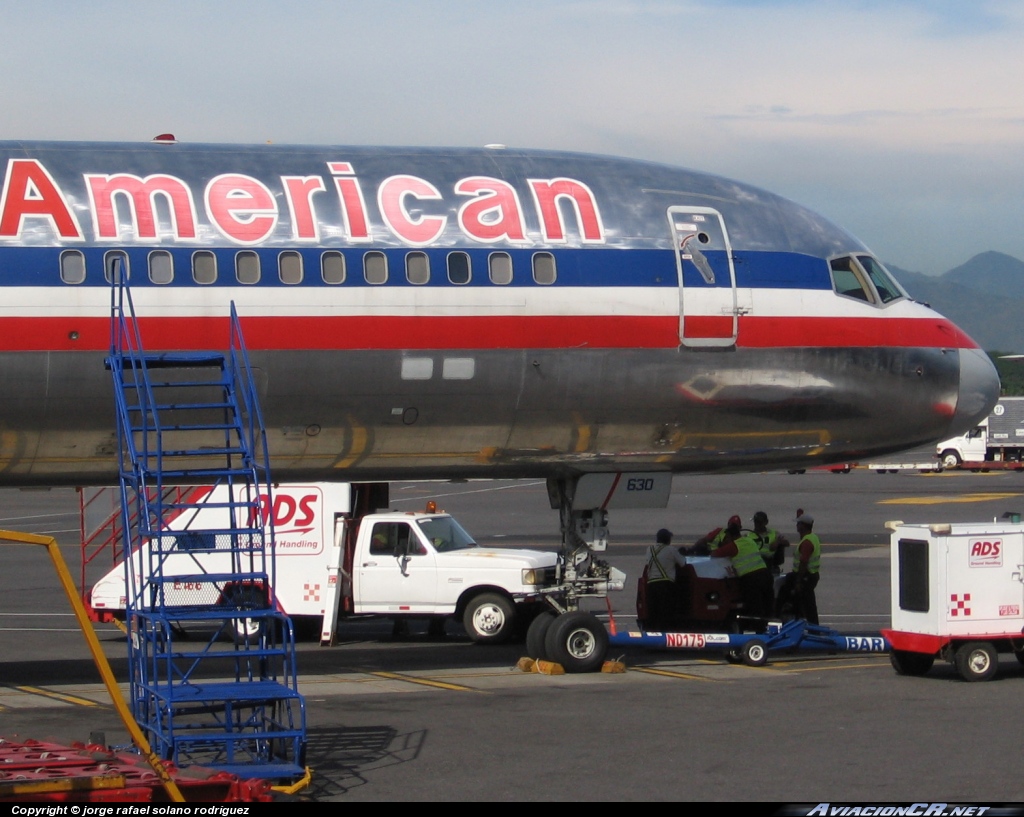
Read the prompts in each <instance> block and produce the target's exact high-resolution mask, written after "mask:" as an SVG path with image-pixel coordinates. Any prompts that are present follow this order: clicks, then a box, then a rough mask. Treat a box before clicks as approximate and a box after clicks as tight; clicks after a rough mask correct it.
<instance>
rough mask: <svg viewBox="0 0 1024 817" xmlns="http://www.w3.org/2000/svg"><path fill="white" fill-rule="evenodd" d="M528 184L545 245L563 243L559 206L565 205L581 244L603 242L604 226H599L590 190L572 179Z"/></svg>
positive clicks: (599, 216) (598, 217) (536, 180)
mask: <svg viewBox="0 0 1024 817" xmlns="http://www.w3.org/2000/svg"><path fill="white" fill-rule="evenodd" d="M529 184H530V190H531V192H532V193H533V200H534V202H535V203H536V205H537V213H538V215H539V216H540V223H541V230H542V231H543V233H544V240H545V241H547V242H548V243H552V244H561V243H564V242H565V240H566V239H565V221H564V219H563V218H562V210H561V208H560V207H559V202H560V201H566V202H568V203H569V204H571V205H572V208H573V210H574V212H575V213H576V224H577V225H578V227H579V230H580V238H581V240H582V241H583V243H584V244H601V243H603V242H604V225H603V224H602V223H601V214H600V212H598V209H597V202H596V201H595V199H594V194H593V193H592V192H591V190H590V188H589V187H587V186H586V185H585V184H583V182H578V181H576V180H575V179H529Z"/></svg>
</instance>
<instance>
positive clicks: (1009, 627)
mask: <svg viewBox="0 0 1024 817" xmlns="http://www.w3.org/2000/svg"><path fill="white" fill-rule="evenodd" d="M1012 518H1013V521H1012V522H1011V523H1007V522H993V523H981V524H937V525H899V526H897V527H896V528H895V530H894V532H893V534H892V539H891V547H892V576H891V592H892V629H890V630H883V631H882V634H883V635H884V636H885V637H886V638H887V639H889V643H890V644H891V646H892V650H891V652H890V657H891V659H892V664H893V667H894V668H895V670H896V672H898V673H899V674H901V675H923V674H924V673H926V672H927V671H928V670H929V669H931V667H932V663H933V662H934V661H935V659H936V658H942V659H945V660H947V661H950V662H952V663H953V664H955V665H956V668H957V671H958V672H959V673H960V675H961V676H963V678H965V679H966V680H968V681H984V680H988V679H989V678H991V677H992V676H993V675H995V673H996V671H997V669H998V666H999V653H1008V652H1012V653H1013V654H1014V655H1015V656H1016V657H1017V660H1018V661H1020V662H1021V663H1024V652H1022V651H1024V572H1022V571H1024V526H1022V525H1021V524H1019V515H1017V514H1013V515H1012Z"/></svg>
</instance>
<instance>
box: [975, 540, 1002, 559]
mask: <svg viewBox="0 0 1024 817" xmlns="http://www.w3.org/2000/svg"><path fill="white" fill-rule="evenodd" d="M1001 545H1002V542H998V541H997V542H973V543H972V544H971V556H998V555H999V551H1000V546H1001Z"/></svg>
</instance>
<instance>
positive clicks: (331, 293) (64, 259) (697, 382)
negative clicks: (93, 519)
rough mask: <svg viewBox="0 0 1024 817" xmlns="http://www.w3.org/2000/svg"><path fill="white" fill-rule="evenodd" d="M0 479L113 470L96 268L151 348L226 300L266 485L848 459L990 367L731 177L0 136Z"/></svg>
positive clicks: (549, 160) (878, 277) (905, 432)
mask: <svg viewBox="0 0 1024 817" xmlns="http://www.w3.org/2000/svg"><path fill="white" fill-rule="evenodd" d="M0 168H2V169H4V171H3V172H4V174H5V175H4V182H3V193H2V198H0V288H2V289H0V293H2V295H0V299H2V300H0V383H2V384H3V390H2V391H0V485H30V484H56V483H65V484H83V483H103V482H111V481H113V480H114V479H116V473H117V471H116V468H117V453H116V445H117V444H116V437H115V423H114V408H113V388H112V385H111V381H110V375H109V373H108V372H107V371H105V369H104V365H103V359H104V357H105V355H106V354H107V352H108V347H109V343H110V303H111V287H110V284H109V283H108V276H109V269H110V266H111V261H112V260H113V259H114V258H115V257H118V258H120V259H121V260H122V262H124V263H126V265H127V267H128V269H129V274H130V282H131V289H132V295H133V298H134V302H135V307H136V311H137V312H138V314H139V316H140V324H141V329H142V337H143V342H144V343H145V346H146V349H147V351H157V350H196V349H222V348H225V347H226V345H227V333H228V320H227V313H228V304H229V302H230V301H232V300H233V301H234V302H235V303H236V306H237V310H238V313H239V315H240V317H241V321H242V327H243V329H244V332H245V340H246V344H247V346H248V348H249V351H250V356H251V359H252V362H253V365H254V366H255V367H256V369H257V381H258V385H259V387H260V391H261V399H262V404H263V412H264V417H265V420H266V425H267V433H268V440H269V443H270V450H271V455H272V466H273V469H274V477H275V479H280V480H291V479H302V480H312V479H337V480H371V479H372V480H377V479H401V478H434V477H437V478H453V477H474V476H488V477H499V476H500V477H527V476H529V477H543V476H548V477H551V476H555V477H571V476H573V475H576V474H580V473H586V472H594V471H613V470H632V471H659V470H660V471H672V472H687V471H719V470H721V471H724V470H749V469H768V468H786V467H807V466H809V465H814V464H817V463H821V462H830V461H841V460H849V459H863V458H867V457H870V456H872V455H877V454H883V453H887V452H890V451H895V450H899V449H902V448H907V447H910V446H914V445H918V444H924V443H927V442H931V441H934V440H937V439H940V438H943V437H948V436H950V435H951V434H954V433H958V432H960V431H962V430H963V429H965V428H967V427H968V426H970V425H972V424H973V423H974V422H975V421H976V420H977V419H978V418H980V417H982V416H984V415H985V414H987V412H988V410H989V409H990V408H991V405H993V404H994V402H995V399H996V396H997V394H998V380H997V379H996V376H995V372H994V369H993V368H992V366H991V364H990V362H989V361H988V359H987V357H986V356H985V355H984V353H983V352H981V350H979V349H978V348H977V347H976V345H975V344H974V343H973V341H971V340H970V338H968V337H967V336H966V335H965V334H964V333H963V332H962V331H960V330H959V329H958V328H957V327H956V326H954V325H953V324H952V323H951V322H949V321H948V320H946V319H945V318H943V317H942V316H940V315H938V314H937V313H935V312H934V311H933V310H931V309H930V308H928V307H927V306H925V305H923V304H920V303H916V302H914V301H912V300H911V299H910V298H908V297H906V296H905V294H904V293H903V292H902V290H900V289H899V287H898V285H897V284H895V282H893V281H892V279H891V278H889V277H888V275H887V273H885V271H884V269H882V268H881V266H880V265H877V262H876V261H874V259H873V258H872V256H871V253H870V252H869V251H868V250H867V249H866V248H865V247H864V246H863V245H862V244H861V243H860V242H859V241H857V240H856V239H854V238H853V237H851V236H850V235H849V234H847V233H846V232H844V231H842V230H840V229H839V228H837V227H835V226H834V225H832V224H830V223H829V222H828V221H826V220H825V219H823V218H821V217H820V216H817V215H815V214H814V213H811V212H810V211H808V210H806V209H804V208H801V207H799V206H797V205H795V204H793V203H791V202H788V201H786V200H784V199H781V198H779V197H777V196H774V195H772V194H770V193H766V192H764V191H762V190H758V189H756V188H752V187H748V186H745V185H742V184H739V183H737V182H733V181H729V180H726V179H722V178H718V177H715V176H710V175H706V174H701V173H697V172H693V171H688V170H683V169H679V168H673V167H666V166H663V165H656V164H649V163H644V162H636V161H630V160H623V159H615V158H608V157H596V156H582V155H575V154H566V153H550V152H531V151H519V150H505V149H479V150H471V149H455V150H441V149H425V148H420V149H417V148H391V149H385V148H366V147H328V148H323V147H276V146H245V147H242V146H214V145H183V144H169V145H162V144H143V145H135V144H85V143H0Z"/></svg>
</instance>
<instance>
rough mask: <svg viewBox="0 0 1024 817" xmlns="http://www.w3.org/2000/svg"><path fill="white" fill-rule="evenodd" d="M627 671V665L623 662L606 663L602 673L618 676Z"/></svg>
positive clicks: (602, 667) (602, 666) (603, 665)
mask: <svg viewBox="0 0 1024 817" xmlns="http://www.w3.org/2000/svg"><path fill="white" fill-rule="evenodd" d="M625 671H626V664H625V663H624V662H623V661H605V662H604V663H603V664H602V665H601V672H607V673H611V674H618V673H622V672H625Z"/></svg>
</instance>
